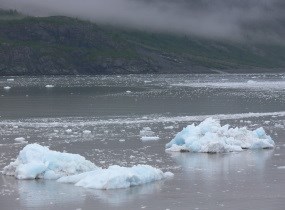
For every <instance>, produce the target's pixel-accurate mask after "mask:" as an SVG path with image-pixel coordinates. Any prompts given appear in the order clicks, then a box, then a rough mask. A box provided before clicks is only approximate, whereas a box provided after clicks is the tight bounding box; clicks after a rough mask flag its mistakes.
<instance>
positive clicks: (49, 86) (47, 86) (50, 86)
mask: <svg viewBox="0 0 285 210" xmlns="http://www.w3.org/2000/svg"><path fill="white" fill-rule="evenodd" d="M45 87H46V88H53V87H54V85H46V86H45Z"/></svg>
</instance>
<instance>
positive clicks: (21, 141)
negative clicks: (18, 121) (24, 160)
mask: <svg viewBox="0 0 285 210" xmlns="http://www.w3.org/2000/svg"><path fill="white" fill-rule="evenodd" d="M14 140H15V141H17V142H19V143H22V144H25V143H28V142H27V141H25V140H26V139H25V138H24V137H17V138H15V139H14Z"/></svg>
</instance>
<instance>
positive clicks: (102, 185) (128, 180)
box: [57, 165, 173, 190]
mask: <svg viewBox="0 0 285 210" xmlns="http://www.w3.org/2000/svg"><path fill="white" fill-rule="evenodd" d="M172 176H173V174H172V173H171V172H166V173H163V172H162V171H161V170H159V169H156V168H154V167H152V166H149V165H135V166H133V167H130V168H127V167H120V166H117V165H114V166H110V167H109V168H107V169H99V170H95V171H91V172H85V173H82V174H78V175H73V176H66V177H62V178H60V179H58V180H57V181H58V182H63V183H73V184H75V186H81V187H85V188H93V189H104V190H107V189H117V188H128V187H131V186H136V185H141V184H145V183H149V182H153V181H157V180H161V179H165V178H169V177H172Z"/></svg>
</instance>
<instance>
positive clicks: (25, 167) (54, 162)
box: [3, 144, 98, 179]
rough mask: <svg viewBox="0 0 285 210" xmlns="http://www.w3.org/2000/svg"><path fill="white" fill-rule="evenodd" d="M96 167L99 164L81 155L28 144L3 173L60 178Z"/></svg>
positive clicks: (31, 177) (20, 176)
mask: <svg viewBox="0 0 285 210" xmlns="http://www.w3.org/2000/svg"><path fill="white" fill-rule="evenodd" d="M96 169H98V167H97V166H95V165H94V164H93V163H91V162H90V161H88V160H86V159H85V158H84V157H82V156H80V155H77V154H70V153H60V152H57V151H52V150H50V149H49V148H47V147H43V146H41V145H39V144H28V145H27V146H25V147H24V148H23V149H22V150H21V151H20V153H19V155H18V157H17V159H16V160H15V161H14V162H11V163H10V164H9V165H8V166H6V167H4V169H3V174H5V175H10V176H15V177H16V178H17V179H58V178H60V177H62V176H69V175H75V174H79V173H83V172H86V171H92V170H96Z"/></svg>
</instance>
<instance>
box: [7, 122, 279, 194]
mask: <svg viewBox="0 0 285 210" xmlns="http://www.w3.org/2000/svg"><path fill="white" fill-rule="evenodd" d="M83 133H85V134H86V135H88V134H90V131H89V130H84V132H83ZM140 136H141V139H142V140H143V141H146V140H158V139H159V137H157V136H155V135H154V132H153V131H152V130H151V128H149V127H144V128H143V129H142V130H141V131H140ZM143 138H147V139H143ZM148 138H149V139H148ZM154 138H157V139H154ZM18 139H19V140H21V141H24V140H25V139H20V138H18ZM15 140H17V139H15ZM274 146H275V143H274V141H273V140H272V139H271V137H270V136H269V135H267V134H266V133H265V131H264V129H263V128H262V127H260V128H258V129H256V130H253V131H251V130H248V129H247V128H246V127H242V128H238V127H236V128H231V127H230V126H229V125H228V124H226V125H223V126H222V125H221V124H220V121H219V120H217V119H213V118H211V117H210V118H207V119H205V120H204V121H202V122H201V123H200V124H198V125H195V124H192V125H188V126H187V127H186V128H184V129H183V130H182V131H181V132H179V133H177V134H176V136H175V138H174V139H172V140H171V141H170V142H169V143H168V144H166V151H171V152H173V151H189V152H203V153H224V152H240V151H243V150H244V149H269V148H274ZM2 173H3V174H5V175H10V176H14V177H16V178H17V179H53V180H57V181H58V182H61V183H72V184H75V186H81V187H85V188H94V189H116V188H128V187H131V186H135V185H142V184H145V183H149V182H153V181H158V180H162V179H165V178H169V177H171V176H173V174H172V173H171V172H165V173H164V172H162V171H161V170H160V169H157V168H154V167H152V166H149V165H134V166H132V167H120V166H117V165H113V166H110V167H109V168H106V169H103V168H100V167H97V166H96V165H95V164H94V163H92V162H90V161H88V160H86V159H85V158H84V157H83V156H81V155H78V154H70V153H65V152H64V153H61V152H57V151H52V150H50V149H49V148H48V147H44V146H41V145H39V144H28V145H26V146H25V147H24V148H23V149H22V150H21V151H20V153H19V155H18V157H17V159H16V160H15V161H14V162H11V163H10V164H9V165H8V166H6V167H4V169H3V172H2Z"/></svg>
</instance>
